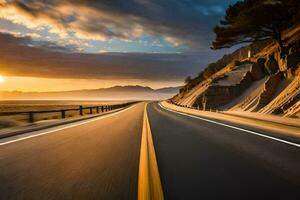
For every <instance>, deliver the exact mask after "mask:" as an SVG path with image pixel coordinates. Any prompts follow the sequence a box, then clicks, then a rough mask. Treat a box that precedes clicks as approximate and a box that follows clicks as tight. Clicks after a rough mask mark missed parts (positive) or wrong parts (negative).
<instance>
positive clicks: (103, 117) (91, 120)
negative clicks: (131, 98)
mask: <svg viewBox="0 0 300 200" xmlns="http://www.w3.org/2000/svg"><path fill="white" fill-rule="evenodd" d="M135 106H136V105H134V106H130V107H129V108H125V109H123V110H120V111H117V112H114V113H110V114H106V115H102V116H99V117H96V118H94V119H87V120H84V122H80V123H76V122H75V123H76V124H72V125H69V126H64V125H62V126H64V127H62V128H58V129H54V130H51V131H46V132H43V133H38V134H34V135H30V136H26V137H22V138H18V139H15V140H9V141H7V142H2V143H0V146H3V145H6V144H11V143H15V142H18V141H22V140H26V139H30V138H34V137H38V136H42V135H46V134H49V133H53V132H57V131H61V130H64V129H68V128H72V127H75V126H80V125H83V124H87V123H91V122H94V121H97V120H100V119H105V118H108V117H112V116H114V115H117V114H120V113H122V112H125V111H126V110H129V109H131V108H133V107H135ZM34 132H35V131H33V133H34ZM28 133H30V132H28ZM25 134H26V133H25Z"/></svg>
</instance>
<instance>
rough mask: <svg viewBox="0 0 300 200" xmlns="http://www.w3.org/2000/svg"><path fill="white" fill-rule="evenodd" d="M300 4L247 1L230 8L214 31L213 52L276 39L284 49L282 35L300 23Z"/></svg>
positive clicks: (286, 0) (290, 0) (296, 0)
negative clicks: (242, 44) (238, 45)
mask: <svg viewBox="0 0 300 200" xmlns="http://www.w3.org/2000/svg"><path fill="white" fill-rule="evenodd" d="M299 4H300V0H244V1H238V2H237V3H235V4H234V5H231V6H229V8H228V9H227V10H226V15H225V17H224V19H223V20H221V21H220V25H218V26H216V27H215V28H214V32H215V33H216V39H215V41H214V42H213V43H212V49H221V48H229V47H232V46H234V45H237V44H241V43H250V42H255V41H262V40H268V39H274V40H275V41H276V42H277V43H278V45H279V46H280V48H281V49H282V48H283V46H284V44H283V41H282V32H283V31H284V30H285V29H287V28H289V27H291V26H292V24H293V23H295V22H297V21H298V22H299V12H300V7H299Z"/></svg>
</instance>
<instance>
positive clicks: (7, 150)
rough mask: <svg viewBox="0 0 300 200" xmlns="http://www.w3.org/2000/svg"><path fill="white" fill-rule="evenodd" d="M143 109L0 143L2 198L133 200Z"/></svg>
mask: <svg viewBox="0 0 300 200" xmlns="http://www.w3.org/2000/svg"><path fill="white" fill-rule="evenodd" d="M143 111H144V104H143V103H141V104H138V105H136V106H134V107H133V108H130V109H128V110H126V111H124V112H122V113H119V114H116V115H114V116H111V117H108V118H105V119H99V120H97V121H92V122H90V123H86V124H83V125H80V126H76V127H71V128H67V129H63V130H60V131H57V132H53V133H49V134H47V135H42V136H39V137H34V138H29V139H26V140H22V141H17V142H15V143H11V144H7V145H3V146H0V199H1V200H2V199H3V200H8V199H26V200H27V199H28V200H33V199H38V200H43V199H53V200H60V199H105V200H106V199H108V200H109V199H133V200H134V199H136V194H137V176H138V163H139V150H140V141H141V133H142V121H143Z"/></svg>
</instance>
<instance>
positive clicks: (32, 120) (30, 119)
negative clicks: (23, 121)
mask: <svg viewBox="0 0 300 200" xmlns="http://www.w3.org/2000/svg"><path fill="white" fill-rule="evenodd" d="M28 115H29V116H28V122H29V123H33V122H34V114H33V112H29V113H28Z"/></svg>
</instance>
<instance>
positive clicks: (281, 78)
mask: <svg viewBox="0 0 300 200" xmlns="http://www.w3.org/2000/svg"><path fill="white" fill-rule="evenodd" d="M282 37H283V39H284V48H285V50H286V52H288V53H287V55H285V56H284V57H282V56H281V52H280V48H279V46H278V45H277V44H276V43H274V42H272V41H267V42H264V43H253V44H251V45H249V46H247V47H243V48H240V49H238V50H236V51H235V52H234V53H233V54H231V55H227V56H225V57H223V58H222V59H220V60H219V61H217V62H216V63H213V64H210V65H209V66H208V67H207V68H206V69H205V70H204V71H203V72H201V73H200V74H199V75H198V76H197V77H195V78H194V79H191V80H189V82H188V83H187V84H186V85H185V86H184V87H183V88H182V89H181V90H180V93H179V94H177V95H176V96H175V97H173V98H172V99H171V100H172V101H173V102H174V103H176V104H179V105H182V106H187V107H197V108H199V109H218V110H224V111H233V112H237V111H242V112H245V111H247V112H257V113H262V114H277V115H281V116H285V117H297V118H298V117H300V101H299V100H300V25H295V26H293V27H292V28H290V29H288V30H286V31H285V32H284V33H283V36H282ZM245 51H246V52H245ZM228 58H230V59H228ZM224 63H225V64H224Z"/></svg>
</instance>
